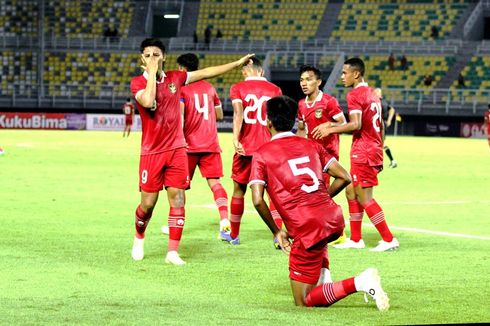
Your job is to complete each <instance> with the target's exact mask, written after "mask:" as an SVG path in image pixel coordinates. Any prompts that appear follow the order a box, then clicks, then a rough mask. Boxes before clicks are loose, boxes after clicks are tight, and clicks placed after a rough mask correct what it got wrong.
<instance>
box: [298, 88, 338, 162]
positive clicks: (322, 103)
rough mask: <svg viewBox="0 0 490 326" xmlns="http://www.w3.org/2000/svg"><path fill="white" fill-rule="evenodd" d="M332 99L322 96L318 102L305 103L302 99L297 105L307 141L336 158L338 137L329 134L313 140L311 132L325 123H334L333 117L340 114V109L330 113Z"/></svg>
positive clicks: (325, 95)
mask: <svg viewBox="0 0 490 326" xmlns="http://www.w3.org/2000/svg"><path fill="white" fill-rule="evenodd" d="M331 100H332V97H330V96H328V95H327V94H323V96H322V97H321V99H320V100H318V101H313V102H307V101H306V100H305V99H302V100H300V101H299V103H298V109H299V116H300V117H301V119H302V120H303V121H304V123H305V129H306V133H307V136H308V138H309V139H312V140H314V141H315V142H317V143H319V144H320V145H322V146H323V147H324V148H325V149H326V150H327V151H328V152H329V153H330V154H332V155H334V156H335V157H336V158H338V155H339V154H338V153H339V135H338V134H331V135H329V136H327V137H325V138H322V139H313V136H312V134H311V133H312V131H313V129H315V128H316V127H317V126H319V125H321V124H322V123H325V122H335V119H334V116H335V115H336V114H339V113H342V111H340V109H338V110H336V111H335V112H331V109H330V108H329V105H328V104H329V101H331Z"/></svg>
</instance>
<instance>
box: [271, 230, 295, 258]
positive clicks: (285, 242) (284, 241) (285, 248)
mask: <svg viewBox="0 0 490 326" xmlns="http://www.w3.org/2000/svg"><path fill="white" fill-rule="evenodd" d="M274 236H275V237H276V239H277V241H279V245H280V246H281V250H282V252H284V253H285V254H286V255H289V253H290V252H291V242H290V241H289V234H288V233H287V232H286V231H284V230H280V231H279V232H277V233H276V234H275V235H274Z"/></svg>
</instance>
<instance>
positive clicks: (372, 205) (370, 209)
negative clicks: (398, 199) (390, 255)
mask: <svg viewBox="0 0 490 326" xmlns="http://www.w3.org/2000/svg"><path fill="white" fill-rule="evenodd" d="M370 168H371V170H370V171H367V170H366V173H365V174H363V182H362V183H360V184H358V185H356V186H355V187H354V189H355V191H356V196H357V198H358V201H359V203H360V204H361V205H362V206H363V208H364V210H365V211H366V214H367V216H368V217H369V219H370V220H371V222H372V223H373V225H374V226H375V227H376V229H377V230H378V232H379V234H380V235H381V238H382V240H381V241H380V242H379V244H378V246H376V247H375V248H373V249H371V251H386V250H393V249H396V248H398V247H399V243H398V240H397V239H396V238H394V237H393V234H392V233H391V231H390V229H389V227H388V224H387V223H386V219H385V215H384V211H383V209H382V208H381V206H380V205H379V204H378V203H377V202H376V200H375V199H374V198H373V187H374V186H376V185H377V184H378V179H377V171H376V168H375V167H370ZM363 185H365V186H364V187H363Z"/></svg>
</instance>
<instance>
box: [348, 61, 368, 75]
mask: <svg viewBox="0 0 490 326" xmlns="http://www.w3.org/2000/svg"><path fill="white" fill-rule="evenodd" d="M344 65H349V66H351V67H352V68H353V69H354V70H356V71H359V73H360V74H361V76H364V71H365V70H366V68H365V66H364V61H362V60H361V59H359V58H350V59H347V60H345V62H344Z"/></svg>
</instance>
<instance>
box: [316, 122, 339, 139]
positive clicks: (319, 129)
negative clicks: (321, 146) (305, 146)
mask: <svg viewBox="0 0 490 326" xmlns="http://www.w3.org/2000/svg"><path fill="white" fill-rule="evenodd" d="M333 126H335V124H334V123H333V122H325V123H322V124H321V125H318V126H316V127H315V128H314V129H313V131H312V132H311V135H312V136H313V138H314V139H321V138H324V137H327V136H328V135H330V128H331V127H333Z"/></svg>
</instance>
